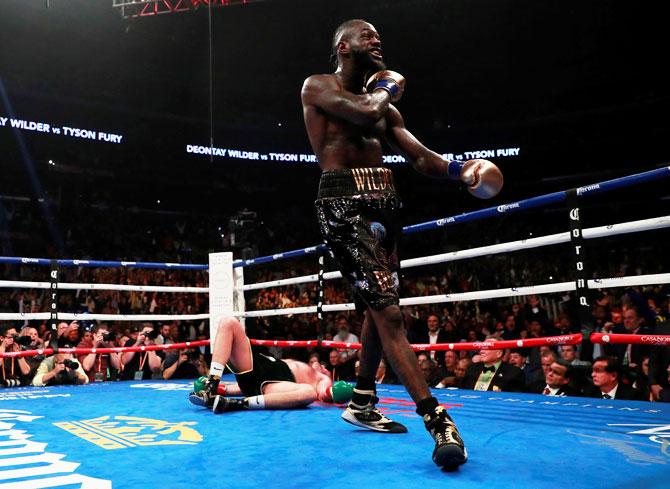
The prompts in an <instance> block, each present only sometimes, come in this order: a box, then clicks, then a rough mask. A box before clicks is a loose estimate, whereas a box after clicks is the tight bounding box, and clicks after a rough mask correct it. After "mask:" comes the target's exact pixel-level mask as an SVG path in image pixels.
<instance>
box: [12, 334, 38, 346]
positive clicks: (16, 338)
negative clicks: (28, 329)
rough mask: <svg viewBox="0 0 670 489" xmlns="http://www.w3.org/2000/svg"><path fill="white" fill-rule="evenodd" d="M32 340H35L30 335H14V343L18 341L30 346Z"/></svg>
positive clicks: (22, 344)
mask: <svg viewBox="0 0 670 489" xmlns="http://www.w3.org/2000/svg"><path fill="white" fill-rule="evenodd" d="M32 342H33V340H32V338H31V337H30V336H19V335H14V343H16V344H17V345H21V346H30V344H31V343H32Z"/></svg>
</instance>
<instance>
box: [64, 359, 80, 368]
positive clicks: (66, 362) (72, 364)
mask: <svg viewBox="0 0 670 489" xmlns="http://www.w3.org/2000/svg"><path fill="white" fill-rule="evenodd" d="M63 365H65V368H69V369H70V370H77V369H78V368H79V363H78V362H75V361H74V360H68V359H65V360H63Z"/></svg>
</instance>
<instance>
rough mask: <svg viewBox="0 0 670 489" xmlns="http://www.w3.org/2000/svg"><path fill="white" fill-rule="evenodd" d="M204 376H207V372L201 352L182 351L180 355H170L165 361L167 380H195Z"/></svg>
mask: <svg viewBox="0 0 670 489" xmlns="http://www.w3.org/2000/svg"><path fill="white" fill-rule="evenodd" d="M202 375H207V370H206V368H205V363H204V362H203V359H202V358H201V354H200V351H199V350H186V349H181V350H179V354H178V355H170V356H169V357H167V359H166V360H165V367H164V370H163V378H164V379H165V380H168V379H195V378H197V377H200V376H202Z"/></svg>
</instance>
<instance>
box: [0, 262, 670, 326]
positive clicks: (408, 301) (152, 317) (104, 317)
mask: <svg viewBox="0 0 670 489" xmlns="http://www.w3.org/2000/svg"><path fill="white" fill-rule="evenodd" d="M667 283H670V273H657V274H649V275H633V276H628V277H614V278H602V279H592V280H589V281H588V286H589V288H591V289H608V288H616V287H630V286H636V285H650V284H667ZM574 290H576V284H575V282H557V283H554V284H543V285H529V286H526V287H511V288H504V289H491V290H479V291H474V292H462V293H458V294H438V295H429V296H418V297H407V298H403V299H400V305H401V306H414V305H423V304H441V303H446V302H461V301H471V300H483V299H494V298H505V297H517V296H524V295H530V294H550V293H556V292H569V291H574ZM354 309H355V305H354V303H353V302H349V303H345V304H324V305H323V312H338V311H351V310H354ZM316 312H317V306H304V307H287V308H283V309H261V310H258V311H243V312H242V311H240V312H233V313H232V315H233V316H235V317H244V318H250V317H265V316H284V315H290V314H314V313H316ZM50 317H51V313H50V312H34V313H0V320H8V321H21V320H30V319H50ZM58 318H59V319H64V320H83V321H85V320H100V321H181V320H183V321H189V320H200V319H209V314H181V315H170V314H89V313H59V314H58Z"/></svg>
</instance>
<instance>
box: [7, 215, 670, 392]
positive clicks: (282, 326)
mask: <svg viewBox="0 0 670 489" xmlns="http://www.w3.org/2000/svg"><path fill="white" fill-rule="evenodd" d="M3 205H4V211H3V215H4V222H5V224H6V228H5V230H2V229H0V235H2V237H3V239H2V240H1V242H0V246H1V247H2V248H1V249H2V254H4V255H15V253H13V248H14V247H19V248H21V250H22V251H23V252H25V254H28V253H33V256H59V255H58V253H59V250H57V249H56V247H55V246H54V245H53V240H52V239H50V238H49V237H48V236H46V235H45V236H42V238H39V239H37V238H35V236H33V235H32V234H31V231H30V230H31V229H41V230H42V231H40V232H46V231H45V230H46V229H48V226H47V225H46V224H45V223H44V222H43V219H44V217H43V216H41V215H40V213H39V211H38V210H37V208H36V207H35V206H32V205H28V204H26V205H22V204H20V203H15V204H11V205H10V204H8V203H7V202H5V203H4V204H3ZM0 210H3V209H0ZM9 211H11V212H9ZM98 211H100V212H101V213H102V212H103V211H104V213H105V216H106V217H105V219H104V221H103V220H102V219H101V215H102V214H101V213H96V212H97V211H96V210H95V209H93V208H92V207H88V208H87V212H84V213H82V215H83V216H85V218H82V219H79V220H77V221H72V220H68V219H67V218H66V217H67V216H60V218H59V221H60V222H58V223H57V224H58V227H59V228H60V229H62V230H63V232H62V238H63V240H64V245H65V247H66V249H68V250H71V256H72V257H73V258H89V257H90V258H96V259H126V260H147V261H160V260H165V261H171V262H186V263H189V262H200V263H206V262H207V258H206V257H207V253H208V252H210V251H218V250H220V249H222V248H224V249H225V248H226V247H229V249H232V250H233V251H234V252H235V255H236V257H243V255H244V254H245V253H249V252H250V250H249V249H248V248H245V247H246V246H248V243H244V241H245V239H247V238H248V240H253V241H255V242H256V244H255V246H256V248H254V249H253V250H252V251H253V254H252V256H258V254H259V253H260V254H264V253H265V254H270V253H273V252H276V251H277V250H281V249H283V250H286V249H295V248H297V247H300V246H305V245H310V244H315V243H314V242H312V239H313V236H315V235H314V234H313V233H312V234H310V233H311V231H315V229H312V230H311V231H310V229H311V228H310V227H309V226H310V224H304V225H300V226H291V229H294V230H295V231H296V232H294V233H282V232H281V231H280V230H281V229H282V228H288V227H289V223H287V222H283V221H281V219H266V220H267V221H268V222H266V224H265V225H264V226H262V227H263V229H264V231H263V232H262V233H261V232H260V231H259V228H260V227H261V226H260V225H261V224H263V223H262V222H259V223H256V224H259V225H258V226H256V225H255V224H254V223H253V222H252V223H251V225H249V223H247V224H246V225H245V226H241V227H239V226H238V227H237V228H235V226H233V225H229V224H230V223H228V224H225V223H226V219H223V220H221V219H217V218H214V217H212V216H209V217H203V216H196V217H193V216H186V215H184V216H173V215H162V214H161V215H158V214H153V215H149V214H143V213H142V212H131V213H130V214H128V212H127V210H126V211H123V212H121V211H119V214H118V215H117V216H116V218H110V217H109V215H108V213H110V212H117V211H115V210H114V209H113V208H109V209H107V208H106V209H99V210H98ZM285 214H286V213H282V215H285ZM293 214H295V213H291V215H293ZM424 214H425V212H424ZM591 214H595V212H591ZM249 215H254V216H255V215H256V214H255V213H254V212H247V211H245V213H244V216H249ZM305 215H306V216H307V217H304V219H305V220H306V221H309V223H311V225H313V224H314V223H313V222H312V221H313V219H312V218H311V216H310V215H308V214H305ZM124 216H125V217H124ZM128 216H130V218H128ZM266 217H267V216H266ZM540 217H542V216H540ZM257 218H258V220H259V221H260V220H261V219H263V216H262V215H261V213H259V214H258V216H257ZM231 222H236V223H238V224H239V222H240V220H239V219H237V220H236V219H233V218H231ZM68 223H69V224H68ZM534 225H536V226H537V227H538V230H536V232H539V231H540V229H539V228H540V227H542V226H545V227H546V228H547V229H546V230H545V229H544V228H543V229H541V231H542V232H545V231H546V233H550V232H554V228H555V227H556V226H555V224H551V223H545V222H544V220H543V219H539V220H538V221H537V222H535V224H534ZM552 226H554V228H552ZM561 227H562V226H561ZM91 229H94V230H96V231H95V232H94V233H92V232H91V231H90V230H91ZM231 231H234V232H236V233H237V236H236V240H235V243H236V244H235V246H233V244H234V243H233V240H231V238H230V232H231ZM472 232H475V234H472ZM250 233H251V235H249V236H245V235H248V234H250ZM33 234H34V233H33ZM475 235H476V237H477V239H478V242H477V243H473V242H472V238H473V236H475ZM31 236H32V238H31ZM100 236H108V238H107V239H101V238H100ZM518 238H519V236H518V232H516V231H515V230H514V229H513V228H511V227H510V226H509V225H508V223H507V222H506V221H505V220H504V219H501V220H500V221H499V222H496V223H494V224H493V223H492V224H491V225H489V226H486V227H477V228H476V229H473V230H470V233H468V232H459V233H450V232H447V233H446V234H445V233H436V234H432V235H431V236H430V239H426V238H425V236H422V237H420V238H415V237H413V236H407V237H406V239H403V242H402V243H403V247H404V249H401V255H402V256H406V257H413V256H420V255H421V254H431V253H440V252H442V253H443V252H445V251H451V250H454V249H462V248H468V247H472V246H477V245H479V243H481V244H491V243H497V242H501V241H505V240H512V239H518ZM314 239H316V238H314ZM631 239H632V238H631ZM661 241H662V240H661ZM44 243H47V244H48V246H51V247H52V248H44V246H45V245H44ZM589 246H590V254H589V263H590V264H591V266H592V268H593V269H597V270H599V272H600V275H599V276H601V277H620V276H625V275H639V274H641V273H658V272H660V271H662V270H663V269H664V268H663V267H664V263H665V262H664V257H665V253H664V252H663V249H662V246H661V245H655V244H654V242H653V241H649V242H646V243H645V246H646V248H645V252H640V244H639V243H637V242H634V241H626V239H625V238H622V239H621V240H620V241H619V242H618V244H617V246H618V249H616V250H614V248H610V247H609V246H607V245H603V247H601V248H598V246H600V245H597V244H596V243H593V244H591V243H590V244H589ZM659 246H661V247H659ZM524 253H525V254H519V253H514V254H510V255H509V256H505V257H504V259H501V257H500V256H499V255H494V256H489V257H483V258H481V259H478V260H467V261H454V262H450V263H448V264H442V265H438V266H434V267H432V269H431V270H430V271H426V270H425V269H424V268H421V267H419V268H417V269H407V270H403V273H402V275H401V277H400V285H401V296H402V297H416V296H427V295H436V294H454V293H459V292H468V291H472V290H486V289H496V288H503V287H515V286H526V285H533V284H542V283H547V282H552V281H553V282H562V281H571V280H573V279H574V274H573V271H572V268H571V266H570V264H571V263H572V259H573V258H574V257H571V256H570V254H569V253H570V252H569V250H567V249H562V250H554V251H552V260H545V259H544V257H545V256H544V255H543V254H542V252H539V253H533V252H532V251H528V252H524ZM334 267H335V265H334V264H332V263H328V262H327V263H326V269H327V270H332V269H334ZM316 272H317V263H316V259H315V258H314V257H313V256H312V257H307V258H306V259H304V260H302V261H297V262H296V261H291V262H277V263H274V264H271V265H268V266H264V267H249V268H245V272H244V274H245V282H246V283H252V282H266V281H270V280H277V279H280V278H286V277H291V276H302V275H308V274H314V273H316ZM0 276H1V277H2V279H3V280H21V281H45V278H46V276H47V272H46V269H45V268H43V267H37V266H31V265H7V264H5V265H0ZM59 280H60V281H61V282H68V283H100V284H102V283H106V284H132V285H164V286H196V287H207V285H208V276H207V272H205V271H182V270H176V269H169V270H160V269H141V268H131V267H122V268H96V267H86V266H78V267H61V269H60V276H59ZM669 292H670V289H668V288H667V286H666V287H661V286H646V287H640V288H635V289H613V290H612V291H609V292H608V291H603V292H598V293H597V295H595V296H594V297H592V309H591V313H592V316H593V319H592V320H591V321H590V322H589V324H585V325H583V324H582V321H580V319H579V317H578V312H577V309H578V308H577V306H576V304H575V297H574V295H573V294H571V293H566V294H564V295H560V294H549V295H542V296H538V297H535V296H527V297H521V298H508V299H500V300H496V301H488V300H487V301H482V300H480V301H471V302H453V303H448V304H445V305H442V306H411V307H404V308H403V315H404V320H405V327H406V330H407V335H408V339H409V341H410V342H411V343H415V344H426V343H431V344H432V343H460V342H480V341H485V340H486V341H495V340H500V339H503V340H511V339H518V338H534V337H545V336H554V335H563V334H567V333H576V332H580V331H581V330H582V326H586V327H587V328H590V329H592V330H593V331H596V332H613V333H624V332H627V333H639V334H670V325H669V324H670V323H669V322H668V320H667V318H668V316H670V311H669V307H670V306H669V305H668V293H669ZM48 293H49V292H48V290H46V289H37V288H33V289H30V288H28V289H14V288H0V312H13V313H29V312H48V311H49V305H50V304H49V301H48ZM594 294H595V292H594ZM324 296H325V303H326V304H340V303H347V302H351V301H352V300H353V293H352V290H351V289H350V287H349V286H347V285H346V284H345V283H344V281H342V280H333V281H326V282H325V286H324ZM317 297H318V288H317V284H316V283H305V284H300V285H295V286H287V287H275V288H266V289H263V290H258V291H252V292H247V293H246V294H245V302H246V308H247V309H250V310H253V309H256V310H261V309H279V308H289V307H300V306H307V305H313V304H315V303H316V302H317ZM208 309H209V303H208V298H207V294H201V293H191V292H189V293H164V292H134V291H132V292H121V291H113V290H112V291H107V290H90V289H87V288H84V287H82V288H80V289H78V290H59V294H58V310H59V311H60V312H75V313H80V314H86V313H98V314H100V313H101V314H206V313H207V312H208ZM84 317H85V316H84ZM361 326H362V318H361V317H360V316H359V315H357V314H356V313H354V312H350V313H346V314H335V313H331V314H327V315H326V316H325V318H324V319H323V320H322V321H318V320H317V317H316V315H313V314H312V315H308V314H301V315H288V316H271V317H264V318H258V319H256V318H252V319H247V320H246V329H247V333H248V335H249V336H250V337H251V338H257V339H283V340H305V339H315V338H317V337H319V338H323V339H327V340H336V341H342V342H354V343H355V342H357V341H358V340H359V338H360V331H361ZM209 331H210V328H209V324H208V321H206V320H205V321H202V320H200V321H167V322H162V323H161V322H157V321H154V322H146V323H137V322H127V321H107V322H96V321H87V320H82V321H75V322H71V323H67V322H60V323H59V324H58V325H57V330H55V331H52V330H51V326H50V324H49V322H48V321H37V320H26V321H21V322H11V321H3V322H0V353H3V352H5V351H7V352H11V351H19V350H22V349H23V350H37V349H40V348H42V347H44V346H48V345H50V344H53V343H54V342H56V343H57V344H59V345H60V346H71V347H77V346H78V347H89V348H90V347H97V348H99V347H112V346H113V347H119V346H141V345H151V344H154V343H155V344H170V343H181V342H183V341H193V340H207V339H209ZM270 353H271V354H273V355H274V356H275V357H277V358H295V359H298V360H302V361H305V362H314V361H317V362H320V363H321V364H322V365H324V366H325V367H326V368H327V369H328V370H329V371H330V372H331V375H332V376H333V379H335V380H348V381H351V380H354V378H355V375H356V370H357V362H358V354H357V350H355V349H332V350H331V349H328V348H310V349H306V348H279V347H272V348H270ZM210 358H211V354H210V350H209V347H208V346H201V347H197V348H185V349H175V350H165V351H162V350H159V351H156V352H136V353H132V352H128V353H121V354H117V353H112V354H82V355H69V354H62V353H59V354H57V355H53V356H49V357H46V358H44V357H43V356H42V355H36V356H27V357H22V358H4V359H2V362H1V363H0V366H1V367H2V368H1V370H0V380H1V383H0V384H1V385H3V386H5V387H12V386H26V385H31V384H32V385H37V386H41V385H53V384H56V383H85V382H98V381H112V380H133V379H150V378H157V379H179V378H197V377H199V376H200V375H205V374H206V372H207V367H208V365H209V360H210ZM417 362H418V363H419V365H420V368H421V371H422V372H423V373H424V375H425V377H426V380H427V381H428V383H429V384H430V385H431V386H432V387H433V388H450V387H457V388H465V389H476V390H500V391H518V392H534V393H538V394H545V395H559V396H562V395H569V396H598V397H600V396H603V397H604V396H605V395H608V396H610V397H614V398H615V399H621V398H630V399H639V400H651V401H669V400H670V381H669V377H670V371H669V370H668V369H669V368H670V347H667V346H648V345H592V344H591V343H590V342H588V341H585V342H583V343H581V344H576V345H563V346H560V347H551V348H549V347H535V348H520V349H514V350H507V349H505V350H500V351H498V350H481V351H446V352H445V351H430V352H422V353H417ZM492 369H493V370H492ZM377 381H378V382H383V383H394V382H397V379H396V377H395V374H394V372H393V369H392V367H391V365H389V364H388V363H387V362H385V361H382V363H381V364H380V366H379V369H378V375H377ZM617 386H618V387H617Z"/></svg>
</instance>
